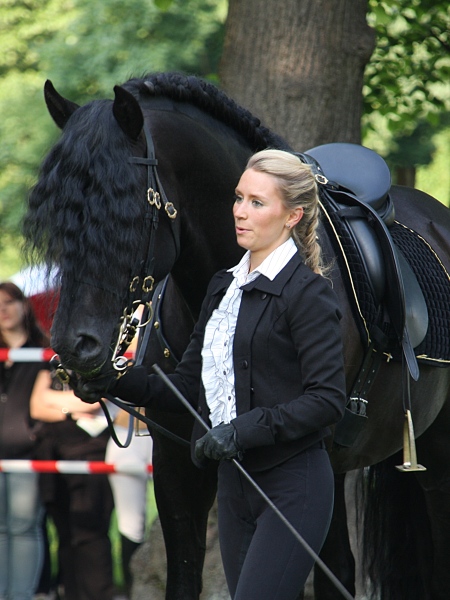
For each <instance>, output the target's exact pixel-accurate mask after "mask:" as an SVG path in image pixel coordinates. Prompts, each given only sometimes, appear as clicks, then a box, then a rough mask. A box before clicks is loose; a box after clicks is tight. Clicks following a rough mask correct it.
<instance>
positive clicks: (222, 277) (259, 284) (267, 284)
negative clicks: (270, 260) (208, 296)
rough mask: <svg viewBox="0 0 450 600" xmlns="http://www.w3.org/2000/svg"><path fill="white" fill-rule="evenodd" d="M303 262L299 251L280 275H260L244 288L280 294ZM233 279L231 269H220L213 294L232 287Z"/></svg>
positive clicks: (246, 290)
mask: <svg viewBox="0 0 450 600" xmlns="http://www.w3.org/2000/svg"><path fill="white" fill-rule="evenodd" d="M301 264H302V259H301V256H300V254H299V253H298V252H297V253H296V254H294V256H293V257H292V258H291V260H290V261H289V262H288V263H287V265H286V266H285V267H283V269H281V271H280V272H279V273H278V275H277V276H276V277H275V279H273V280H272V281H271V280H270V279H269V278H268V277H266V276H265V275H260V276H259V277H257V278H256V279H254V280H253V281H251V282H250V283H247V284H246V285H243V286H242V289H243V290H244V291H245V292H249V291H250V290H253V289H256V290H259V291H261V292H266V293H268V294H272V295H274V296H280V295H281V292H282V291H283V288H284V286H285V285H286V283H287V282H288V281H289V279H290V278H291V276H292V274H293V273H294V271H295V270H296V269H297V268H298V267H299V266H300V265H301ZM232 281H233V274H232V273H230V272H229V271H220V272H219V273H217V275H216V277H215V282H214V284H213V287H212V289H211V293H212V294H214V295H215V294H219V293H220V292H222V291H223V290H227V289H228V288H229V287H230V284H231V282H232Z"/></svg>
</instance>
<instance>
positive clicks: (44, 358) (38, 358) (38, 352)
mask: <svg viewBox="0 0 450 600" xmlns="http://www.w3.org/2000/svg"><path fill="white" fill-rule="evenodd" d="M54 356H55V352H54V351H53V350H52V349H51V348H0V362H6V361H7V360H9V361H11V362H48V361H49V360H51V359H52V358H53V357H54ZM125 356H126V357H127V358H133V357H134V352H125Z"/></svg>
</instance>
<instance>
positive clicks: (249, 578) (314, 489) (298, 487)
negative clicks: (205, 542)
mask: <svg viewBox="0 0 450 600" xmlns="http://www.w3.org/2000/svg"><path fill="white" fill-rule="evenodd" d="M318 446H319V445H315V446H314V447H312V448H310V449H307V450H306V451H304V452H302V453H300V454H298V455H296V456H294V457H293V458H290V459H289V460H287V461H285V462H284V463H282V464H280V465H278V466H277V467H274V468H271V469H269V470H267V471H262V472H257V473H252V474H251V475H252V477H253V479H254V480H255V481H256V482H257V483H258V485H259V486H260V487H261V488H262V489H263V490H264V492H265V493H266V494H267V495H268V496H269V498H270V499H271V500H272V502H273V503H274V504H275V505H276V506H277V508H279V509H280V511H281V512H282V513H283V515H284V516H285V517H286V519H287V520H288V521H289V522H290V523H291V524H292V525H293V526H294V527H295V529H296V530H297V531H298V532H299V533H300V534H301V535H302V536H303V538H304V539H305V540H306V541H307V542H308V544H309V545H310V546H311V547H312V548H313V549H314V550H315V551H316V552H319V550H320V548H321V547H322V544H323V542H324V540H325V537H326V534H327V531H328V527H329V524H330V520H331V513H332V509H333V493H334V481H333V472H332V469H331V465H330V460H329V457H328V453H327V452H326V450H325V449H324V448H322V447H321V446H322V445H321V444H320V447H318ZM218 516H219V538H220V548H221V553H222V560H223V566H224V571H225V576H226V579H227V584H228V589H229V591H230V595H231V597H232V599H233V600H296V599H297V598H298V596H299V594H300V592H301V591H302V589H303V587H304V585H305V582H306V579H307V577H308V575H309V572H310V571H311V568H312V566H313V559H312V558H311V557H310V556H309V554H308V553H307V552H306V550H305V549H304V548H303V546H302V545H301V544H300V542H298V540H296V539H295V537H294V535H293V534H292V533H291V531H289V529H287V527H286V525H284V524H283V522H282V521H281V519H280V518H279V517H278V516H277V515H276V514H275V513H274V511H273V510H272V509H271V508H270V507H269V506H268V505H267V503H266V502H265V500H264V499H263V498H261V496H260V494H258V492H257V491H256V490H255V489H254V488H253V487H252V485H251V484H250V483H249V482H248V481H247V480H246V479H245V477H244V476H243V475H242V474H241V473H240V472H239V470H238V469H237V468H236V467H235V466H234V465H233V463H231V462H229V461H223V462H222V463H221V464H220V466H219V481H218Z"/></svg>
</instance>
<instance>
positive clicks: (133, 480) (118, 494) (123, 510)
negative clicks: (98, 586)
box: [106, 411, 153, 597]
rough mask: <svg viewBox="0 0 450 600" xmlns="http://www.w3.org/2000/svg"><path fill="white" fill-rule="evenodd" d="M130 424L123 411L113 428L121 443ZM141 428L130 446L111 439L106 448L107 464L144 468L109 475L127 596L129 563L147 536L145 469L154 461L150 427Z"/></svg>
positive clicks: (129, 588)
mask: <svg viewBox="0 0 450 600" xmlns="http://www.w3.org/2000/svg"><path fill="white" fill-rule="evenodd" d="M128 422H129V417H128V415H127V413H125V411H120V412H119V414H118V415H117V417H116V420H115V423H114V429H115V431H116V435H117V437H118V439H119V441H120V442H121V443H122V444H124V443H125V441H126V439H127V434H128ZM138 428H139V433H140V435H133V437H132V438H131V443H130V445H129V446H128V447H126V448H121V447H120V446H118V445H117V444H116V443H115V442H114V440H113V439H112V438H110V440H109V441H108V446H107V448H106V462H108V463H113V464H115V465H116V466H119V467H126V466H127V465H130V466H132V467H133V468H135V467H137V468H141V469H142V473H141V474H122V473H117V474H114V475H110V476H109V481H110V483H111V488H112V491H113V495H114V505H115V509H116V516H117V528H118V530H119V534H120V543H121V563H122V572H123V577H124V581H125V588H126V593H127V595H128V597H131V588H132V574H131V570H130V560H131V557H132V556H133V554H134V552H135V551H136V550H137V548H139V546H140V545H141V544H142V542H143V541H144V536H145V523H146V509H147V483H148V474H147V473H146V470H145V469H146V466H147V465H148V464H150V463H151V462H152V448H153V441H152V438H151V437H150V435H149V434H148V431H147V428H146V427H144V426H142V424H141V426H139V425H138Z"/></svg>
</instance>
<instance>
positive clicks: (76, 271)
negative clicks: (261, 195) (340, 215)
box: [25, 75, 450, 600]
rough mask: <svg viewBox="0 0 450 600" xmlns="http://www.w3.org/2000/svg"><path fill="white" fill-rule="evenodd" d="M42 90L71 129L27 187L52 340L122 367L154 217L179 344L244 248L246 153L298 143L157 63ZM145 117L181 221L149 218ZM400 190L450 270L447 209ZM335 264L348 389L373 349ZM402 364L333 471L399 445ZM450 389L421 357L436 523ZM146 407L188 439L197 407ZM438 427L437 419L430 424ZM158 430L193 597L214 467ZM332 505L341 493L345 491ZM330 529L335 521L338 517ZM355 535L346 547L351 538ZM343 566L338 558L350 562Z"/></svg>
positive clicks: (417, 405)
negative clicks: (134, 286)
mask: <svg viewBox="0 0 450 600" xmlns="http://www.w3.org/2000/svg"><path fill="white" fill-rule="evenodd" d="M130 96H133V97H134V98H135V99H137V100H138V102H137V101H136V100H133V98H130ZM46 97H47V104H48V106H49V110H50V112H51V114H52V116H53V118H54V120H55V121H56V123H57V124H58V125H59V126H60V127H63V134H62V137H61V139H60V141H59V142H58V143H57V144H56V146H55V148H54V149H53V150H52V151H51V153H50V154H49V156H48V157H47V159H46V160H45V162H44V164H43V167H42V171H41V175H40V179H39V181H38V183H37V185H36V186H35V188H34V190H33V191H32V193H31V195H30V205H29V212H28V215H27V217H26V221H25V233H26V237H27V239H28V244H29V247H31V249H33V248H34V250H35V253H36V254H37V255H38V256H41V257H43V258H44V259H45V260H46V261H47V262H48V263H51V264H57V265H58V266H59V269H60V273H61V298H60V304H59V307H58V311H57V315H56V318H55V321H54V325H53V329H52V346H53V348H54V349H55V350H56V351H57V352H58V353H59V355H60V359H61V361H62V363H63V364H64V365H65V366H66V367H67V368H70V369H73V370H75V371H77V372H79V373H82V374H93V373H96V374H99V373H100V374H101V373H102V372H103V371H107V370H109V369H110V367H109V359H110V357H111V346H112V345H113V344H114V342H115V339H116V337H117V333H118V328H119V319H120V316H121V314H122V311H123V307H124V304H125V303H126V298H127V294H128V292H127V290H128V288H129V283H130V280H131V279H132V277H133V276H134V275H136V273H135V272H134V271H133V269H134V267H135V266H136V264H139V265H140V262H139V261H136V258H137V257H142V256H143V254H144V253H145V248H146V247H147V246H148V245H149V236H150V231H151V228H152V227H153V229H154V231H155V233H154V235H155V244H154V272H153V275H154V277H155V279H156V280H157V281H158V280H160V279H161V278H163V277H164V276H165V275H166V274H167V273H169V272H170V273H171V278H172V280H171V282H170V287H169V289H168V292H167V299H166V302H165V305H164V315H163V317H164V328H165V330H166V332H167V336H168V338H169V341H170V342H171V345H172V346H173V347H174V348H175V349H176V353H177V354H178V356H181V354H182V351H183V349H184V347H185V346H186V344H187V342H188V336H189V332H190V330H191V328H192V325H193V323H194V321H195V319H196V317H197V315H198V313H199V309H200V305H201V301H202V298H203V296H204V294H205V290H206V286H207V283H208V281H209V279H210V278H211V276H212V275H213V273H214V272H216V271H217V270H219V269H220V268H224V267H231V266H233V265H234V264H236V263H237V262H238V260H239V258H240V256H241V254H242V250H241V249H240V248H239V247H238V246H237V244H236V241H235V233H234V225H233V219H232V211H231V206H232V197H233V193H234V188H235V185H236V183H237V181H238V179H239V177H240V175H241V172H242V170H243V168H244V166H245V163H246V161H247V158H248V157H249V155H250V154H251V153H253V152H255V151H256V150H258V149H262V148H264V147H268V146H271V147H281V148H284V149H287V148H288V147H287V145H286V144H285V143H284V142H283V141H282V140H281V139H280V138H278V137H277V136H276V135H274V134H271V132H269V131H268V130H266V129H265V128H263V127H261V126H260V124H259V122H258V121H257V120H256V119H254V117H252V116H251V115H249V113H247V112H246V111H243V110H242V109H240V108H239V107H237V106H236V105H235V104H234V103H233V102H232V101H230V100H229V99H227V98H226V97H225V96H223V95H222V94H221V93H220V92H218V91H217V90H215V88H214V89H213V88H212V86H208V85H207V84H204V83H202V84H200V83H199V82H198V81H197V80H196V79H195V78H183V77H181V76H164V75H161V76H157V77H147V78H144V79H142V80H131V81H130V82H127V83H126V84H124V86H122V87H121V88H120V89H119V90H116V99H115V101H114V102H112V101H94V102H92V103H90V104H89V105H86V106H84V107H82V108H78V107H76V105H73V104H72V103H69V102H68V101H66V100H65V99H64V98H62V97H60V96H59V95H58V94H57V93H56V91H55V90H54V89H53V88H52V87H49V86H47V89H46ZM144 123H145V124H146V125H147V126H148V127H149V129H150V131H151V136H152V138H153V142H154V144H155V148H156V156H157V160H158V167H157V168H158V173H159V177H160V180H161V182H162V186H163V188H164V191H165V193H166V195H167V197H168V198H169V200H170V201H171V202H173V203H174V205H175V208H176V209H177V211H178V215H177V218H176V219H177V220H176V223H174V222H170V220H169V219H168V218H167V217H166V215H164V214H163V212H162V211H160V214H159V220H158V225H157V228H155V223H154V222H149V221H148V206H147V203H146V189H147V185H146V173H147V169H146V167H144V166H142V165H136V164H132V163H130V162H129V159H130V157H133V156H138V157H142V156H144V155H145V152H146V147H145V146H146V143H145V138H144V136H143V135H142V126H143V124H144ZM391 193H392V195H393V197H394V202H395V204H396V212H397V217H398V218H399V220H400V221H401V222H402V223H404V224H405V225H406V226H409V227H411V228H412V229H414V230H415V231H417V232H418V233H419V234H421V235H422V236H423V237H424V238H425V239H427V240H429V242H430V243H432V245H433V247H434V248H435V249H436V252H437V253H438V254H439V256H440V257H441V259H442V261H443V263H444V266H445V268H446V269H447V272H450V242H449V240H450V216H449V211H448V210H447V209H444V207H439V206H438V205H437V204H438V203H436V201H434V200H433V199H431V198H429V197H426V195H425V194H421V193H420V192H416V191H413V190H408V189H406V188H405V189H402V188H395V187H394V188H393V189H392V192H391ZM321 242H322V244H323V246H324V250H325V253H326V255H327V256H329V257H332V256H333V249H332V247H331V244H330V240H329V239H328V238H327V236H326V234H325V232H324V231H322V233H321ZM331 278H332V280H333V285H334V288H335V290H336V292H337V294H338V296H339V298H340V300H341V302H342V308H343V314H344V316H343V334H344V342H345V344H344V346H345V364H346V371H347V373H346V375H347V381H348V387H349V389H350V386H351V384H352V382H353V380H354V378H355V376H356V374H357V372H358V370H359V368H360V365H361V362H362V359H363V356H364V348H363V346H362V343H361V339H360V336H359V333H358V328H357V326H356V323H355V319H354V316H353V313H352V310H351V308H350V304H349V301H348V299H347V293H346V289H345V285H344V275H343V273H341V272H340V271H339V266H338V264H337V263H336V264H335V265H334V267H333V270H332V272H331ZM154 362H158V363H159V364H162V365H164V367H165V370H167V371H170V369H171V368H172V367H171V365H170V364H169V363H168V362H167V361H166V359H164V358H162V355H161V352H160V348H159V345H158V342H157V340H156V339H155V338H154V337H153V338H152V339H151V342H150V345H149V349H148V352H147V356H146V363H147V364H148V365H149V366H150V365H151V364H153V363H154ZM403 376H404V375H403V371H402V366H401V363H399V362H390V363H386V362H383V363H382V365H381V367H380V372H379V374H378V376H377V378H376V381H375V383H374V385H373V387H372V388H371V391H370V395H369V408H368V414H369V418H368V419H367V423H366V424H365V426H364V428H363V430H362V431H361V433H360V435H359V436H358V438H357V439H356V442H355V444H354V446H353V447H351V448H343V447H339V448H337V447H333V448H330V456H331V460H332V463H333V468H334V470H335V472H336V473H338V474H339V473H342V474H343V473H345V472H347V471H350V470H353V469H357V468H360V467H365V466H368V465H373V464H375V463H378V462H380V461H383V460H384V459H385V458H386V457H389V456H391V455H393V454H395V453H396V452H397V451H398V450H399V449H400V448H401V446H402V440H403V424H404V407H403V397H402V386H401V381H402V379H403ZM431 390H432V398H429V395H430V391H431ZM449 390H450V370H449V369H437V368H434V367H432V366H430V365H422V366H421V374H420V379H419V381H418V382H413V383H412V385H411V403H412V412H413V416H414V426H415V429H416V433H417V435H418V436H421V434H423V435H422V438H420V437H419V440H418V448H419V449H420V451H421V452H422V451H423V455H424V458H423V459H422V458H421V457H420V458H421V460H423V462H425V456H426V457H427V460H429V464H427V465H426V466H427V467H428V471H427V472H426V474H420V475H419V476H418V478H419V480H420V477H422V481H423V482H425V483H424V485H423V487H424V488H425V489H426V490H430V489H431V490H438V493H437V495H436V494H434V496H433V499H432V500H430V502H431V504H432V505H436V507H437V506H439V509H437V508H436V509H435V510H434V511H430V520H431V526H432V529H433V528H434V529H435V530H436V531H437V530H438V529H439V522H441V523H442V522H445V519H447V520H448V509H443V508H442V506H441V505H440V504H439V502H438V501H437V500H436V497H437V496H439V494H442V493H448V490H447V491H445V485H448V484H447V483H446V482H447V481H448V477H447V472H448V467H446V468H445V469H446V470H445V475H444V477H443V476H442V473H441V472H440V471H439V469H438V467H436V468H435V465H437V464H440V463H441V459H440V455H439V448H440V445H442V439H444V436H446V435H448V433H447V432H448V430H449V425H450V421H449V417H450V415H449V414H448V412H449V409H448V407H449ZM426 398H429V400H424V399H426ZM148 412H149V415H150V416H151V417H153V418H154V419H155V420H156V421H158V422H160V423H165V424H167V425H168V426H169V428H170V429H172V430H177V431H178V432H179V433H180V434H181V435H183V436H184V437H186V438H188V437H189V431H190V428H191V426H192V421H191V417H189V416H186V417H182V418H180V417H179V416H178V417H174V416H173V415H167V414H161V413H160V414H156V413H155V412H154V411H148ZM430 431H434V432H435V433H434V434H433V435H432V434H430V435H428V432H430ZM153 435H154V438H155V450H154V479H155V492H156V497H157V504H158V509H159V512H160V518H161V524H162V528H163V533H164V537H165V542H166V550H167V558H168V577H167V589H166V597H167V598H170V600H174V599H175V600H176V599H178V598H180V599H183V600H189V599H191V598H192V599H196V598H198V596H199V594H200V590H201V569H202V565H203V558H204V550H205V533H206V519H207V513H208V510H209V508H210V506H211V504H212V502H213V499H214V494H215V469H214V468H211V471H207V472H201V471H199V470H197V469H195V468H194V467H193V465H192V464H191V462H190V458H189V452H188V450H186V449H185V448H182V447H177V446H175V444H174V443H173V442H171V441H170V440H167V439H164V438H163V437H162V436H161V435H159V434H158V433H156V432H154V433H153ZM445 453H447V450H445ZM447 464H450V462H447ZM168 465H170V468H167V467H168ZM402 477H411V475H402ZM200 489H201V490H202V493H201V494H200V493H199V492H198V490H200ZM340 489H341V490H342V489H343V486H342V485H341V486H340ZM173 490H175V492H173ZM439 498H441V497H440V496H439ZM336 505H337V506H341V507H343V503H342V502H341V499H339V498H338V499H337V502H336ZM447 506H448V502H447ZM435 515H436V521H434V518H435ZM335 524H337V529H338V530H339V532H340V533H339V536H340V537H342V515H341V516H340V524H339V515H336V519H335ZM333 532H334V533H335V532H336V530H334V529H333V527H332V533H333ZM344 534H345V527H344ZM339 536H338V537H339ZM437 537H439V540H438V546H439V547H443V546H445V544H446V543H447V544H448V543H449V542H450V532H448V531H447V530H446V529H445V528H442V527H441V533H440V534H439V536H437ZM335 539H336V538H335ZM347 549H348V552H349V547H348V544H347ZM339 551H340V550H339ZM339 551H338V553H339ZM324 552H325V553H326V554H327V556H328V557H329V560H330V562H331V563H333V561H334V562H335V563H336V547H335V546H334V547H331V548H328V549H327V547H325V548H324ZM349 560H350V562H351V558H350V557H349ZM347 563H348V561H347ZM330 566H331V567H332V568H333V566H332V565H330ZM435 567H436V571H435V575H437V577H438V580H439V581H438V583H437V584H436V583H435V584H434V586H435V588H440V589H443V590H444V591H445V592H446V593H447V596H448V594H450V584H449V583H448V582H447V579H446V577H447V576H446V574H445V573H444V569H443V567H442V566H440V565H439V561H438V560H437V561H435ZM344 568H345V567H343V569H344ZM336 569H337V570H338V571H340V566H339V565H337V566H336ZM341 572H342V571H341ZM352 576H353V573H352V569H350V571H348V570H347V573H346V575H345V576H344V575H343V578H344V579H345V580H346V582H348V586H349V589H350V588H351V586H352V583H351V581H350V580H351V578H352ZM440 582H444V583H443V584H441V583H440ZM318 594H322V595H321V596H320V597H321V598H323V599H325V598H327V597H330V598H331V597H333V596H332V595H330V596H327V595H326V594H327V592H326V591H323V592H318ZM406 597H407V596H404V598H405V600H406ZM442 597H444V596H442ZM386 598H389V596H386ZM412 598H413V597H412V596H411V597H408V600H412ZM430 598H432V599H433V600H435V599H437V598H440V596H438V595H433V596H431V595H430ZM395 600H403V597H402V599H400V597H398V598H395Z"/></svg>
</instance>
